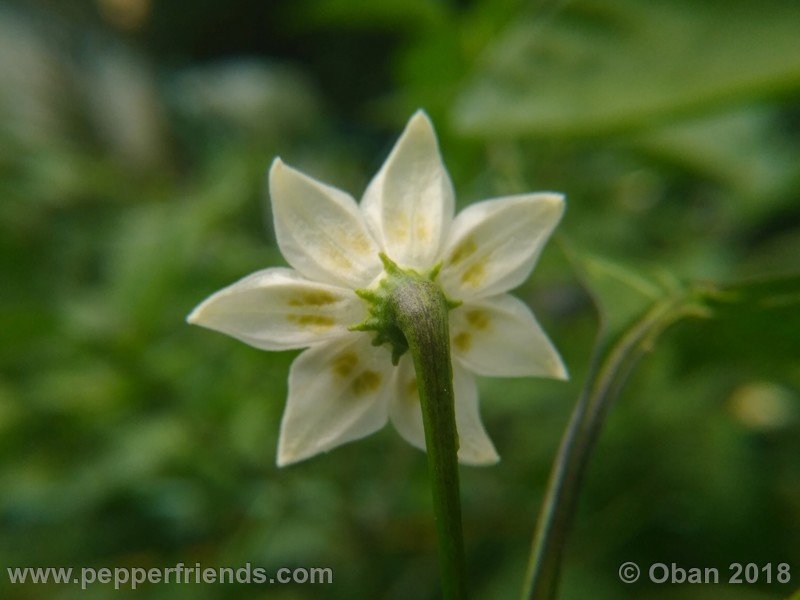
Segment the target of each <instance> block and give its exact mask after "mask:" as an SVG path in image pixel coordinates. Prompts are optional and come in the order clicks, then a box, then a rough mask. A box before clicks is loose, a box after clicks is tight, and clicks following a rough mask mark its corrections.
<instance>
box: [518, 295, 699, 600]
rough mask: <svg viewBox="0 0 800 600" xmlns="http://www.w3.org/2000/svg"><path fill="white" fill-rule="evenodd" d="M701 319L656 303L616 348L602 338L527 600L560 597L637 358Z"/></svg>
mask: <svg viewBox="0 0 800 600" xmlns="http://www.w3.org/2000/svg"><path fill="white" fill-rule="evenodd" d="M690 314H702V313H700V312H699V309H698V307H697V306H696V305H694V304H693V303H691V302H690V301H689V299H688V298H687V297H680V298H675V299H666V300H663V301H660V302H657V303H656V304H655V305H654V306H653V307H652V308H651V309H650V310H649V311H648V312H647V313H646V314H645V315H644V316H643V317H642V318H641V319H639V320H638V321H637V322H636V323H634V324H633V325H632V326H631V327H630V328H629V329H628V330H627V331H625V332H624V333H623V334H622V335H621V336H620V337H619V338H618V339H617V340H616V342H615V343H613V344H610V345H609V344H605V343H603V336H602V335H601V336H600V338H599V341H598V344H597V347H596V349H595V352H594V358H593V361H592V368H591V369H590V372H589V376H588V378H587V382H586V385H585V386H584V389H583V392H582V394H581V397H580V399H579V400H578V404H577V405H576V406H575V409H574V411H573V413H572V417H571V419H570V422H569V425H568V427H567V429H566V431H565V432H564V437H563V438H562V441H561V446H560V448H559V451H558V455H557V456H556V459H555V461H554V463H553V469H552V471H551V474H550V480H549V482H548V485H547V491H546V493H545V498H544V501H543V503H542V508H541V510H540V513H539V519H538V522H537V528H536V533H535V534H534V538H533V545H532V548H531V557H530V560H529V562H528V569H527V574H526V578H525V588H524V590H523V598H531V599H536V600H550V599H553V598H555V597H556V592H557V588H558V579H559V571H560V565H561V558H562V556H563V553H564V546H565V543H566V538H567V534H568V532H569V528H570V525H571V523H572V516H573V514H574V512H575V508H576V505H577V500H578V492H579V490H580V486H581V483H582V481H583V475H584V472H585V471H586V466H587V464H588V462H589V457H590V456H591V453H592V449H593V448H594V445H595V443H596V441H597V438H598V436H599V433H600V429H601V428H602V426H603V423H604V421H605V417H606V415H607V414H608V410H609V408H610V406H611V404H612V402H613V400H614V399H615V398H616V397H617V395H618V394H619V391H620V389H621V388H622V385H623V384H624V382H625V379H626V378H627V376H628V375H629V374H630V372H631V370H632V369H633V367H634V365H635V364H636V362H637V361H638V359H639V358H641V356H642V355H643V354H644V353H645V352H646V351H647V350H648V349H649V348H650V347H651V346H652V344H653V343H654V341H655V339H656V338H657V337H658V335H659V334H660V333H661V332H662V331H664V329H666V328H667V327H668V326H669V325H671V324H672V323H674V322H675V321H677V320H679V319H680V318H682V317H684V316H688V315H690Z"/></svg>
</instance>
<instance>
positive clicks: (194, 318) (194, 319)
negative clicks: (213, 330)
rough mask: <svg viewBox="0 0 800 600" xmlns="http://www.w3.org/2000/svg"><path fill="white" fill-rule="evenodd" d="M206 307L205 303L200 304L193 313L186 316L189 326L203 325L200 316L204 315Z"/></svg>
mask: <svg viewBox="0 0 800 600" xmlns="http://www.w3.org/2000/svg"><path fill="white" fill-rule="evenodd" d="M204 306H205V302H201V303H200V304H198V305H197V306H196V307H195V308H194V310H193V311H192V312H190V313H189V314H188V315H187V316H186V322H187V323H188V324H189V325H200V324H201V323H200V314H201V313H202V311H203V307H204Z"/></svg>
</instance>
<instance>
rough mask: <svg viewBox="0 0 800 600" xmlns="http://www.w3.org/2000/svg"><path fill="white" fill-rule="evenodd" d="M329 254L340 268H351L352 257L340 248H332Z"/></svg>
mask: <svg viewBox="0 0 800 600" xmlns="http://www.w3.org/2000/svg"><path fill="white" fill-rule="evenodd" d="M328 255H329V256H330V257H331V260H332V261H333V264H334V265H335V266H336V267H338V268H340V269H349V268H350V267H352V266H353V263H352V262H350V259H349V258H347V257H346V256H345V255H344V254H342V253H341V252H339V251H338V250H330V251H329V254H328Z"/></svg>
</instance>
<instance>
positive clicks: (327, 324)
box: [286, 315, 335, 330]
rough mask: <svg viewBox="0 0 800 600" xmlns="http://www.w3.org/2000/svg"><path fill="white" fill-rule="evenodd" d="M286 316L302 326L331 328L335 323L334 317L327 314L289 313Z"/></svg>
mask: <svg viewBox="0 0 800 600" xmlns="http://www.w3.org/2000/svg"><path fill="white" fill-rule="evenodd" d="M286 318H287V319H289V321H291V322H292V323H297V324H298V325H300V326H302V327H310V328H312V329H319V330H325V329H330V328H331V327H333V325H334V323H335V321H334V320H333V318H332V317H327V316H325V315H287V316H286Z"/></svg>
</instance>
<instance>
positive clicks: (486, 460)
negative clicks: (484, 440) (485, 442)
mask: <svg viewBox="0 0 800 600" xmlns="http://www.w3.org/2000/svg"><path fill="white" fill-rule="evenodd" d="M458 460H459V462H460V463H461V464H463V465H467V466H470V467H492V466H494V465H496V464H497V463H499V462H500V455H499V454H498V453H497V451H496V450H495V449H494V448H492V449H491V452H486V453H485V454H482V455H480V456H468V457H464V458H462V457H460V456H459V458H458Z"/></svg>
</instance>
